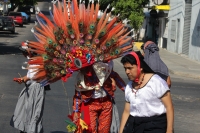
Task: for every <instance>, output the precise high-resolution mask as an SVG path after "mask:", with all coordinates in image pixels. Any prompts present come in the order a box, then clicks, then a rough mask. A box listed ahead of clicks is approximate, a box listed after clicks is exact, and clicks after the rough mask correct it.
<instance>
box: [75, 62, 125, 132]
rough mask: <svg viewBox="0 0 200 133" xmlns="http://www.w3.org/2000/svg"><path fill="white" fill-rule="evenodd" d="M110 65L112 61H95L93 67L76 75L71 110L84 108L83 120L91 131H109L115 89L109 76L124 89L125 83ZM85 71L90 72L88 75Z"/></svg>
mask: <svg viewBox="0 0 200 133" xmlns="http://www.w3.org/2000/svg"><path fill="white" fill-rule="evenodd" d="M112 67H113V64H112V62H109V63H102V62H99V63H95V64H94V65H93V67H91V68H90V67H88V68H87V70H88V71H87V70H86V71H87V72H86V73H82V72H79V74H78V76H77V82H76V90H75V95H74V104H73V110H74V112H78V113H81V111H82V108H84V118H85V122H86V123H87V124H88V125H89V127H90V128H91V130H90V132H91V133H97V132H101V133H109V131H110V126H111V120H112V101H111V100H112V98H113V97H114V91H115V90H116V86H113V85H112V81H111V79H110V78H113V79H114V80H115V81H116V85H117V86H118V87H119V88H120V89H121V90H123V91H124V87H125V83H124V81H123V80H122V79H121V77H120V76H119V75H118V74H117V73H116V72H114V71H113V70H112ZM87 73H90V75H89V74H87ZM81 104H82V105H81ZM83 106H84V107H83ZM86 108H88V109H86ZM86 110H87V111H86ZM85 115H87V117H85ZM88 119H89V120H88ZM97 120H98V127H97V123H96V122H97Z"/></svg>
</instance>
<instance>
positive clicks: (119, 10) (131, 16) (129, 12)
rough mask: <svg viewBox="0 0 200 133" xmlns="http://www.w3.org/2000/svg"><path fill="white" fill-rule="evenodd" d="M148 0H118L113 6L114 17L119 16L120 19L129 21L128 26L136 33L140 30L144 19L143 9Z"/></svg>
mask: <svg viewBox="0 0 200 133" xmlns="http://www.w3.org/2000/svg"><path fill="white" fill-rule="evenodd" d="M148 3H149V0H118V1H116V2H115V4H114V5H113V6H114V8H115V10H114V11H113V13H114V14H115V15H118V14H120V18H121V19H122V20H123V19H126V18H127V19H128V20H130V22H129V23H130V25H131V26H132V27H133V28H134V29H135V30H136V31H137V30H139V29H140V27H141V24H142V22H143V19H144V13H143V8H144V6H145V5H146V4H148Z"/></svg>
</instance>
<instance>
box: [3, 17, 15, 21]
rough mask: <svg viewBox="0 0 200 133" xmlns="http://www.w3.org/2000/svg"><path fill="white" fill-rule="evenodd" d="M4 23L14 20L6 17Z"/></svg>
mask: <svg viewBox="0 0 200 133" xmlns="http://www.w3.org/2000/svg"><path fill="white" fill-rule="evenodd" d="M4 21H5V22H12V21H13V19H12V18H9V17H5V18H4Z"/></svg>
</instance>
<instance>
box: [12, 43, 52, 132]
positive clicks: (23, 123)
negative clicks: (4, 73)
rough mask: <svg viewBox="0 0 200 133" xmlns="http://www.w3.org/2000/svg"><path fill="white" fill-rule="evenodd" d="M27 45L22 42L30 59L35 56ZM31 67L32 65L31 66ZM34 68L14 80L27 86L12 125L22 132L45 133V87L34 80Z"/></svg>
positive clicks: (23, 50) (20, 97) (26, 55)
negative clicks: (43, 119)
mask: <svg viewBox="0 0 200 133" xmlns="http://www.w3.org/2000/svg"><path fill="white" fill-rule="evenodd" d="M27 48H28V47H27V46H26V45H25V44H24V43H22V46H21V47H20V50H21V51H22V53H23V55H24V56H25V57H27V58H28V59H29V58H31V57H32V56H33V54H35V53H33V52H30V51H27ZM29 67H30V68H31V66H29ZM34 73H35V72H34V69H29V70H28V72H27V75H26V76H24V77H20V78H15V79H14V81H16V82H18V83H20V84H21V83H24V84H25V87H24V89H23V90H22V91H21V93H20V95H19V98H18V101H17V105H16V108H15V111H14V115H13V117H12V119H11V121H10V125H11V126H13V127H14V128H17V129H19V130H20V133H43V126H42V116H43V110H44V99H45V88H46V90H49V89H50V87H49V85H48V86H45V87H41V86H40V83H37V82H36V81H34V80H32V77H33V75H34Z"/></svg>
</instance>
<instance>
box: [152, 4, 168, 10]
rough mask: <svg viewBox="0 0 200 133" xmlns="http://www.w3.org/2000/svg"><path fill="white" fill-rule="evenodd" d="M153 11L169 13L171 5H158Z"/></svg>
mask: <svg viewBox="0 0 200 133" xmlns="http://www.w3.org/2000/svg"><path fill="white" fill-rule="evenodd" d="M152 9H155V10H165V11H169V10H170V5H156V6H153V7H152Z"/></svg>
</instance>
